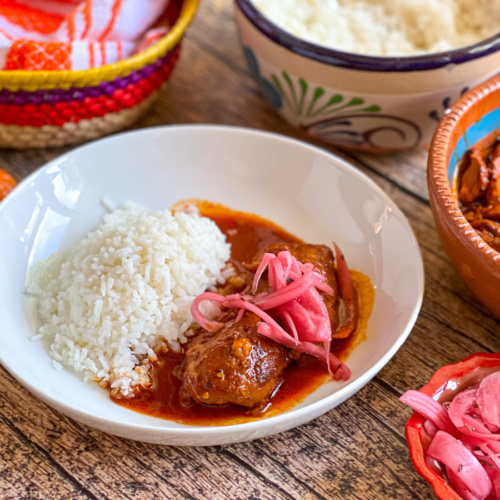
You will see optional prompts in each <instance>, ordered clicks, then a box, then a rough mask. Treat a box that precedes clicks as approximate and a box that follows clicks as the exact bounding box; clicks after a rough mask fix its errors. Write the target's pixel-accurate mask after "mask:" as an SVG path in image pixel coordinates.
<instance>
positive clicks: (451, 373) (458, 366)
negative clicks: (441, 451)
mask: <svg viewBox="0 0 500 500" xmlns="http://www.w3.org/2000/svg"><path fill="white" fill-rule="evenodd" d="M498 370H500V354H498V353H497V354H491V353H477V354H473V355H472V356H469V357H468V358H466V359H464V360H463V361H460V362H459V363H455V364H453V365H446V366H443V367H441V368H440V369H439V370H437V372H436V373H434V375H433V376H432V377H431V379H430V380H429V383H428V384H427V385H425V386H424V387H422V388H421V389H419V390H420V392H423V393H424V394H427V395H428V396H432V398H433V399H435V400H437V401H439V402H440V403H444V402H446V401H451V400H452V399H453V397H454V396H455V395H456V394H458V393H459V392H461V391H463V390H465V389H467V388H468V387H470V386H471V385H474V384H476V383H478V382H479V381H480V380H482V379H483V378H484V377H487V376H488V375H490V374H491V373H493V372H496V371H498ZM424 422H425V418H424V417H423V416H422V415H421V414H420V413H418V412H413V414H412V416H411V418H410V420H408V422H407V424H406V428H405V434H406V440H407V441H408V449H409V451H410V456H411V460H412V462H413V465H414V467H415V470H416V471H417V472H418V473H419V474H420V475H421V476H422V477H423V478H424V479H425V480H426V481H428V482H429V484H430V485H431V486H432V489H433V490H434V493H435V494H436V496H437V497H438V498H439V499H440V500H461V498H462V497H461V496H460V495H459V494H458V493H457V492H456V491H454V490H453V488H452V487H451V486H450V484H449V483H448V482H447V481H445V480H444V479H443V476H441V475H440V474H438V473H437V472H436V471H435V470H433V469H431V468H430V467H429V466H428V465H427V462H426V460H425V458H426V454H427V448H428V447H429V445H430V442H431V439H430V437H429V436H428V434H427V433H426V431H425V429H424Z"/></svg>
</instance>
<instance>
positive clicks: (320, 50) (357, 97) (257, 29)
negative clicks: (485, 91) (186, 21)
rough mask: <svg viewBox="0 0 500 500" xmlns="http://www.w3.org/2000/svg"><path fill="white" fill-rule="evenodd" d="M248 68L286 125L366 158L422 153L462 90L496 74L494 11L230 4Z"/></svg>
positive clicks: (499, 27) (241, 0)
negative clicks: (411, 151) (371, 154)
mask: <svg viewBox="0 0 500 500" xmlns="http://www.w3.org/2000/svg"><path fill="white" fill-rule="evenodd" d="M235 14H236V21H237V24H238V28H239V32H240V38H241V42H242V45H243V50H244V54H245V57H246V59H247V62H248V64H249V67H250V70H251V72H252V73H253V76H254V77H255V79H256V81H257V84H258V86H259V88H260V90H261V92H262V94H263V95H264V97H265V98H266V100H267V101H268V102H269V104H270V105H271V106H272V107H273V108H274V109H275V110H276V111H277V112H278V113H279V114H281V115H282V116H283V117H284V118H285V119H286V120H287V121H289V122H290V123H291V124H292V125H295V126H297V127H299V128H300V129H302V130H305V131H306V132H308V133H309V134H311V135H312V136H314V137H316V138H318V139H321V140H324V141H327V142H330V143H332V144H335V145H337V146H341V147H347V148H354V149H361V150H366V151H371V152H375V153H389V152H395V151H405V150H409V149H412V148H415V147H417V146H421V147H424V148H426V147H428V145H429V144H430V141H431V138H432V134H433V132H434V130H435V127H436V125H437V122H438V121H439V119H440V117H441V116H442V115H443V114H444V113H445V111H446V109H447V108H448V107H449V105H450V104H451V103H452V102H453V101H455V100H456V99H458V97H459V96H460V95H461V94H462V93H463V92H464V91H465V90H466V89H468V88H471V87H473V86H475V85H477V84H478V83H480V82H482V81H484V80H486V79H487V78H489V77H490V76H493V75H494V74H496V73H497V72H498V71H499V70H500V53H499V49H500V36H499V33H500V3H499V2H497V1H492V0H490V1H488V0H481V1H479V2H475V3H474V5H473V6H472V5H471V3H470V2H467V1H466V0H457V1H453V0H446V1H443V2H440V1H437V0H412V1H409V2H406V1H404V0H396V1H393V2H392V1H389V0H385V1H381V0H378V1H376V0H355V1H353V2H350V1H346V0H332V1H329V2H322V1H320V0H283V1H281V0H271V1H265V0H236V2H235Z"/></svg>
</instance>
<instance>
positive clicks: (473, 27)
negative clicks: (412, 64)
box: [254, 0, 500, 56]
mask: <svg viewBox="0 0 500 500" xmlns="http://www.w3.org/2000/svg"><path fill="white" fill-rule="evenodd" d="M254 3H255V6H256V7H257V8H258V9H259V10H261V11H262V13H263V14H264V15H265V16H267V17H268V18H269V19H270V20H271V21H273V22H274V23H275V24H277V25H278V26H280V27H281V28H283V29H284V30H286V31H289V32H290V33H292V34H294V35H295V36H297V37H299V38H302V39H304V40H308V41H310V42H313V43H316V44H318V45H324V46H326V47H331V48H334V49H339V50H342V51H345V52H352V53H357V54H365V55H374V56H410V55H417V54H431V53H436V52H442V51H446V50H451V49H454V48H458V47H465V46H467V45H471V44H474V43H477V42H479V41H481V40H484V39H486V38H488V37H490V36H493V35H494V34H496V33H498V32H500V2H499V1H498V0H474V1H471V0H254Z"/></svg>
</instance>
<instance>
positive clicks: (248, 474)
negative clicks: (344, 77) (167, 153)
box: [0, 0, 500, 500]
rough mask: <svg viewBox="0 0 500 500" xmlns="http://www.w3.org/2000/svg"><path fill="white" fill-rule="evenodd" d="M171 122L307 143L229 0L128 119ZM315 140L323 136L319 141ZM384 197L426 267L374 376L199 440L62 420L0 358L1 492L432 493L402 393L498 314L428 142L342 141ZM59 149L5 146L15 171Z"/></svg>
mask: <svg viewBox="0 0 500 500" xmlns="http://www.w3.org/2000/svg"><path fill="white" fill-rule="evenodd" d="M177 123H219V124H230V125H238V126H246V127H253V128H257V129H263V130H270V131H274V132H279V133H282V134H286V135H289V136H292V137H297V138H299V139H302V140H306V141H308V142H311V143H313V144H318V143H316V142H315V141H313V140H311V139H309V138H308V137H306V136H304V135H303V134H302V133H301V132H300V131H297V130H295V129H293V128H292V127H290V126H289V125H287V124H286V123H285V122H284V121H283V120H281V118H280V117H279V116H278V115H277V114H275V113H274V112H273V111H271V110H270V109H269V108H268V107H267V105H266V103H265V101H264V100H263V99H262V97H261V96H260V94H259V91H258V88H257V85H256V83H255V82H254V80H253V79H252V77H251V76H250V74H249V71H248V70H247V68H246V65H245V61H244V58H243V56H242V51H241V47H240V45H239V42H238V38H237V33H236V28H235V24H234V21H233V15H232V4H231V2H230V0H204V1H203V2H202V5H201V7H200V10H199V12H198V14H197V16H196V19H195V22H194V23H193V25H192V26H191V28H190V30H189V32H188V35H187V37H186V40H185V43H184V45H183V49H182V57H181V59H180V61H179V64H178V66H177V68H176V70H175V72H174V74H173V76H172V78H171V81H170V83H169V85H168V87H167V88H166V89H165V90H163V91H162V95H161V98H160V99H159V101H158V102H157V103H156V104H155V105H154V107H153V109H152V110H151V111H150V112H149V113H148V114H147V115H146V116H145V117H143V118H142V119H141V121H140V122H139V123H137V125H136V127H135V128H142V127H148V126H156V125H163V124H177ZM318 145H319V144H318ZM321 146H322V147H326V148H327V149H329V150H330V151H332V152H335V153H337V154H339V155H340V156H342V157H344V158H346V159H347V160H349V161H350V162H351V163H354V164H355V165H356V166H357V168H359V169H360V171H362V172H363V173H365V174H366V175H368V176H369V177H370V178H371V179H373V180H374V181H375V182H376V183H377V184H378V185H379V186H381V187H382V189H383V190H384V191H385V192H386V193H387V194H388V195H389V196H391V197H392V198H393V200H394V201H395V202H396V203H397V204H398V206H399V207H400V208H401V210H402V211H403V213H405V214H406V215H407V217H408V218H409V221H410V224H411V226H412V228H413V230H414V231H415V234H416V236H417V238H418V241H419V244H420V247H421V250H422V255H423V259H424V264H425V269H426V293H425V297H424V303H423V307H422V312H421V314H420V316H419V318H418V321H417V323H416V325H415V327H414V329H413V331H412V334H411V335H410V337H409V339H408V341H407V342H406V343H405V344H404V345H403V347H402V348H401V349H400V351H399V352H398V353H397V354H396V356H395V357H394V358H393V359H392V361H391V362H390V363H389V364H388V365H387V366H386V367H385V368H384V369H383V370H382V371H381V372H380V373H379V375H378V376H377V377H375V379H374V380H373V381H372V382H371V383H369V384H368V385H367V386H366V387H365V388H364V389H362V390H361V391H360V392H359V393H358V394H356V395H355V396H354V397H352V398H351V399H349V400H348V401H346V402H345V403H343V404H342V405H341V406H340V407H338V408H337V409H335V410H333V411H331V412H329V413H328V414H326V415H323V416H322V417H320V418H318V419H316V420H315V421H313V422H311V423H309V424H307V425H304V426H302V427H299V428H297V429H293V430H290V431H288V432H285V433H282V434H279V435H276V436H271V437H268V438H266V439H261V440H257V441H254V442H250V443H241V444H235V445H230V446H224V447H212V448H204V449H196V448H174V447H164V446H155V445H149V444H144V443H138V442H133V441H127V440H123V439H120V438H116V437H114V436H110V435H106V434H103V433H101V432H98V431H95V430H93V429H90V428H88V427H85V426H83V425H80V424H78V423H76V422H74V421H71V420H69V419H68V418H66V417H64V416H63V415H61V414H59V413H58V412H57V411H55V410H53V409H51V408H50V407H48V406H46V405H45V404H44V403H42V402H41V401H40V400H38V399H36V398H35V397H34V396H32V395H31V394H30V393H29V392H28V391H27V390H26V389H24V388H23V387H22V386H20V384H18V383H17V382H16V381H15V380H14V379H13V378H12V377H11V376H10V375H9V374H8V373H7V372H6V371H4V370H3V369H0V498H6V499H11V498H12V499H21V498H23V499H24V498H25V499H32V498H33V499H38V498H50V499H52V498H61V499H88V498H90V499H107V498H110V499H114V498H124V499H132V498H134V499H135V498H137V499H142V498H145V499H149V498H167V499H184V498H187V499H200V500H201V499H221V500H222V499H227V498H234V499H269V500H271V499H277V498H279V499H281V498H283V499H307V500H309V499H311V500H313V499H330V498H339V499H340V498H342V499H371V500H379V499H387V498H397V499H401V500H406V499H408V500H410V499H426V498H431V497H432V493H431V490H430V488H429V487H428V485H427V483H425V481H423V480H422V479H421V478H420V477H419V476H418V475H417V474H416V473H415V472H414V470H413V467H412V465H411V462H410V459H409V456H408V452H407V447H406V441H405V438H404V424H405V422H406V420H407V419H408V417H409V415H410V413H411V412H410V410H408V409H407V408H405V407H404V406H403V405H401V404H400V403H399V402H398V397H399V396H400V395H401V394H402V393H403V392H404V391H406V390H407V389H409V388H416V387H420V386H422V385H423V384H425V383H426V382H427V380H428V379H429V377H430V375H431V374H432V373H433V372H434V371H435V370H436V369H437V368H439V367H440V366H442V365H443V364H447V363H451V362H456V361H458V360H460V359H462V358H464V357H466V356H467V355H469V354H471V353H472V352H477V351H489V352H497V351H499V350H500V335H499V324H498V321H497V320H496V319H495V318H493V317H492V316H491V315H490V314H489V313H488V311H486V310H485V309H484V308H483V307H482V306H481V305H480V304H479V303H478V302H477V300H476V299H475V298H474V297H473V296H472V294H471V293H470V292H469V290H468V289H467V287H466V286H465V284H464V283H463V282H462V280H461V279H460V277H459V276H458V274H457V272H456V270H455V269H454V268H453V266H452V265H451V264H450V262H449V260H448V258H447V256H446V254H445V253H444V251H443V249H442V246H441V244H440V241H439V237H438V235H437V233H436V230H435V226H434V222H433V219H432V214H431V210H430V207H429V203H428V195H427V187H426V159H427V155H426V152H425V151H416V152H413V153H409V154H398V155H393V156H384V157H382V156H380V157H377V156H373V155H369V154H360V153H353V152H348V151H339V150H337V149H335V148H333V147H329V146H325V145H321ZM65 150H66V149H54V150H43V151H28V152H17V151H7V150H3V151H1V154H0V167H1V168H4V169H6V170H8V171H9V172H11V173H12V174H14V175H15V177H16V178H17V179H18V180H21V179H23V178H24V177H26V176H27V175H28V174H30V173H31V172H33V171H34V170H35V169H36V168H38V167H39V166H40V165H42V164H43V163H45V162H47V161H48V160H50V159H52V158H54V157H56V156H58V155H59V154H61V153H63V152H64V151H65Z"/></svg>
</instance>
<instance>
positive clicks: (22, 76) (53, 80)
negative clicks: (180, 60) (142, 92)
mask: <svg viewBox="0 0 500 500" xmlns="http://www.w3.org/2000/svg"><path fill="white" fill-rule="evenodd" d="M198 4H199V0H184V2H183V4H182V7H181V12H180V14H179V17H178V18H177V20H176V22H175V24H174V25H173V26H172V29H171V30H170V31H169V32H168V33H167V34H166V35H165V36H164V37H163V38H161V39H160V40H158V42H156V43H155V44H154V45H152V46H151V47H148V48H147V49H146V50H144V51H142V52H140V53H139V54H136V55H133V56H132V57H129V58H127V59H124V60H123V61H119V62H116V63H112V64H107V65H105V66H101V67H99V68H92V69H86V70H77V71H27V70H2V71H0V89H6V90H11V91H13V92H16V91H18V90H26V91H30V92H33V91H35V90H50V89H56V88H63V89H68V88H71V87H88V86H95V85H97V84H99V83H100V82H103V81H111V80H114V79H115V78H119V77H121V76H125V75H128V74H129V73H131V72H132V71H136V70H138V69H141V68H143V67H144V66H146V65H147V64H150V63H152V62H154V61H156V60H157V59H159V58H160V57H162V56H164V55H165V54H166V53H167V52H168V51H169V50H171V49H172V48H174V47H175V46H176V45H177V44H178V43H179V42H180V41H181V39H182V36H183V35H184V32H185V31H186V29H187V27H188V26H189V24H190V23H191V21H192V20H193V17H194V14H195V12H196V9H197V8H198Z"/></svg>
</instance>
